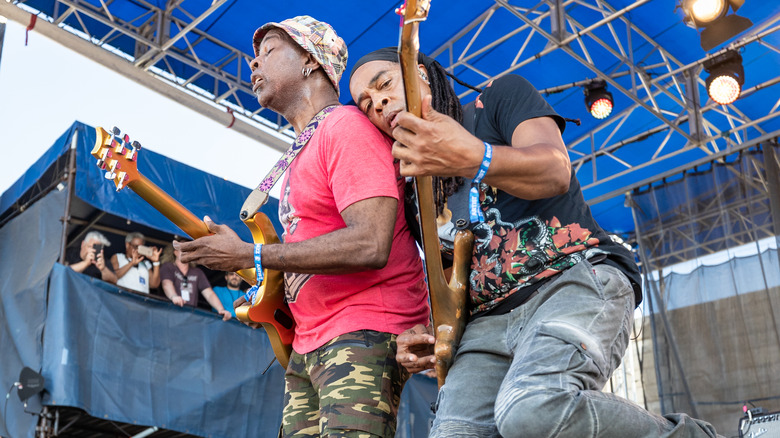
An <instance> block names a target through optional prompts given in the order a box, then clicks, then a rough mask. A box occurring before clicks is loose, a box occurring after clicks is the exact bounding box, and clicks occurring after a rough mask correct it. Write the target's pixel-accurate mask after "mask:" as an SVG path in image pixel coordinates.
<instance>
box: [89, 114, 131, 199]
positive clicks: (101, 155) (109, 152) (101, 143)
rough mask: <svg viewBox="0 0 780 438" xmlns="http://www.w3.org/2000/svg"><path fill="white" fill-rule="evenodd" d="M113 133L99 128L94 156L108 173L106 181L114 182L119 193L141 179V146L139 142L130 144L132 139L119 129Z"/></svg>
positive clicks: (93, 149)
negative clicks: (139, 160) (139, 155)
mask: <svg viewBox="0 0 780 438" xmlns="http://www.w3.org/2000/svg"><path fill="white" fill-rule="evenodd" d="M111 131H112V132H108V131H106V130H105V129H103V128H101V127H97V129H96V134H97V135H96V136H97V139H96V140H95V147H94V148H92V156H93V157H95V158H97V160H98V161H97V166H98V167H99V168H101V169H103V170H105V171H106V174H105V177H106V179H111V180H114V184H115V185H116V190H117V191H119V190H122V189H123V188H125V187H126V186H127V185H128V184H130V183H131V182H133V181H135V180H137V179H139V178H140V174H139V173H138V166H137V165H136V160H137V159H138V152H139V151H140V150H141V144H140V143H138V142H137V141H133V142H132V143H130V137H129V136H128V135H127V134H125V135H124V136H121V132H120V131H119V128H116V127H114V128H113V129H112V130H111Z"/></svg>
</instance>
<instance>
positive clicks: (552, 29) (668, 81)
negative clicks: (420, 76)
mask: <svg viewBox="0 0 780 438" xmlns="http://www.w3.org/2000/svg"><path fill="white" fill-rule="evenodd" d="M495 2H496V4H495V5H494V6H492V7H491V8H489V9H488V10H486V11H485V12H484V13H482V14H481V15H480V16H479V17H477V18H476V19H475V20H474V21H472V22H471V23H470V24H469V25H468V26H466V27H465V28H464V29H463V30H462V31H460V32H459V33H458V34H456V35H455V36H454V37H453V38H451V39H450V40H448V41H447V42H445V43H444V44H442V45H441V46H440V47H439V48H437V49H436V50H435V51H433V52H432V55H433V56H434V57H438V59H440V60H441V59H442V58H445V59H446V58H447V57H448V58H449V65H447V66H446V67H447V69H448V70H450V71H458V70H460V71H464V69H465V70H468V71H470V72H472V74H473V73H476V74H477V75H479V77H481V78H482V79H483V80H482V82H481V83H480V84H479V86H485V85H486V84H488V83H489V82H490V81H491V80H493V79H495V78H497V77H499V76H502V75H504V74H507V73H511V72H515V71H517V70H519V69H521V68H522V67H524V66H527V65H529V64H531V63H534V66H536V68H539V66H541V67H542V68H545V67H549V68H556V67H558V68H559V66H550V65H546V66H545V64H544V61H545V57H547V56H548V55H550V54H553V53H554V52H563V53H565V54H566V55H567V56H568V57H569V58H570V59H571V60H573V61H575V62H576V63H578V64H580V65H581V66H584V67H585V68H587V69H589V70H590V71H591V72H592V73H593V74H594V75H595V76H596V77H597V78H600V79H603V80H604V81H606V82H607V83H608V84H609V87H610V89H611V90H612V91H613V92H614V91H617V92H619V93H622V94H623V95H624V96H626V97H627V98H629V99H630V101H631V105H630V106H628V107H624V108H616V110H618V112H617V113H615V114H612V115H611V116H610V117H609V118H608V119H606V120H605V121H603V122H602V123H600V124H598V125H597V126H595V127H594V128H592V129H590V130H589V132H587V133H586V134H584V135H582V136H580V137H578V138H576V139H573V140H571V139H569V140H568V141H567V146H568V148H569V152H570V155H571V157H572V164H573V166H574V167H575V169H576V170H577V172H578V178H579V179H580V181H581V182H582V185H583V190H588V189H590V188H595V187H598V186H599V185H601V184H604V183H607V182H610V181H613V180H615V179H617V178H622V177H626V178H622V179H620V180H619V181H620V182H622V183H624V184H625V185H624V186H623V187H621V188H619V189H617V190H612V191H611V192H609V193H607V194H604V195H601V196H598V197H596V198H593V197H591V199H590V201H589V202H591V203H597V202H600V201H602V200H606V199H610V198H612V197H615V196H618V195H620V194H622V193H625V192H626V191H628V190H630V189H632V188H634V187H638V186H639V185H640V184H645V183H647V181H642V182H637V178H636V177H633V179H632V174H634V172H636V171H638V170H640V169H643V168H646V167H648V166H652V165H655V164H658V163H661V162H663V161H665V160H668V159H670V158H673V157H675V156H678V155H680V154H682V153H685V152H688V151H691V150H693V149H699V150H701V151H703V153H704V154H705V156H712V155H713V154H718V153H720V152H722V151H732V152H734V151H738V150H741V149H742V148H744V147H747V146H749V145H751V144H755V143H757V141H755V140H756V139H757V138H758V137H764V136H777V135H778V134H780V132H779V131H775V132H767V130H766V129H763V128H762V124H764V123H766V122H768V121H769V120H772V119H775V118H777V117H778V116H780V111H779V110H778V108H779V107H780V101H778V100H777V97H776V96H777V93H775V95H774V96H773V97H774V101H767V102H766V104H765V105H766V108H765V111H762V114H765V115H764V116H762V117H761V118H758V119H751V118H749V117H748V116H747V115H746V114H745V112H743V111H742V110H741V109H740V107H741V106H742V104H741V103H742V102H741V100H738V101H737V102H735V103H734V104H731V105H727V106H720V105H717V104H715V103H714V102H708V103H702V101H701V96H703V97H705V98H706V96H707V93H706V90H705V89H704V79H702V78H701V77H700V76H699V73H700V71H701V68H702V67H701V66H702V64H703V63H704V62H705V61H706V60H708V59H710V58H713V57H715V56H717V55H718V54H720V53H723V52H725V51H726V50H733V49H739V48H741V47H744V46H746V45H748V44H761V45H763V46H765V47H767V48H769V49H770V51H771V52H773V54H774V55H776V56H777V59H778V62H777V63H778V64H780V49H779V48H778V47H775V46H773V45H771V44H770V43H768V42H767V41H766V40H765V39H763V38H765V37H767V36H768V35H770V34H773V33H775V32H777V31H778V30H780V13H778V14H776V15H775V16H774V17H769V18H768V19H767V20H765V21H764V22H763V23H762V24H761V25H759V26H757V27H756V28H755V29H754V30H753V33H752V34H751V35H749V36H746V37H743V38H742V39H740V40H738V41H735V42H734V43H732V44H730V45H729V46H728V47H727V48H724V49H723V50H721V51H719V52H717V53H713V54H711V55H708V56H706V57H705V58H702V59H700V60H697V61H696V62H693V63H688V64H684V63H683V62H681V61H679V60H678V59H676V58H675V56H673V55H672V54H671V53H670V51H669V50H667V49H665V48H664V47H663V46H662V45H661V44H659V43H658V42H656V41H654V40H653V38H651V37H650V36H649V35H647V34H646V33H645V32H643V31H642V30H641V29H639V28H638V27H637V26H636V25H634V24H633V23H632V21H631V19H630V12H631V11H632V10H634V9H636V8H638V7H640V6H642V5H644V4H646V3H649V2H650V0H638V1H635V2H633V3H632V4H630V5H628V6H626V7H624V8H622V9H616V8H614V7H612V6H611V5H610V4H609V2H607V1H603V0H542V1H540V2H539V3H537V4H536V5H535V6H533V7H531V8H528V7H523V6H515V5H513V4H511V3H510V2H509V1H506V0H495ZM514 3H523V4H526V5H527V4H528V2H525V1H523V2H520V1H515V2H514ZM668 13H669V14H671V13H673V12H672V11H671V10H670V11H668ZM507 15H510V16H512V17H515V18H516V19H517V20H516V21H515V24H514V25H511V26H506V25H505V24H504V25H496V24H494V23H496V22H501V23H505V22H506V16H507ZM499 26H500V28H501V29H505V30H506V32H505V33H504V34H503V35H502V36H500V37H498V38H493V39H491V38H486V37H484V36H483V31H484V30H485V29H486V28H490V30H491V34H493V35H495V33H496V28H497V27H499ZM692 32H693V30H692ZM485 33H486V32H485ZM540 42H541V44H540ZM502 47H504V48H506V47H511V49H512V50H513V51H514V53H515V56H514V58H513V59H510V60H507V61H508V62H507V63H506V64H505V65H496V66H495V68H493V69H492V70H491V71H489V72H487V71H483V70H481V69H479V68H477V67H476V66H475V64H476V63H477V61H478V60H479V59H480V58H481V57H482V56H484V55H485V54H487V53H489V52H490V51H491V50H499V49H501V48H502ZM596 54H597V55H598V59H599V63H598V64H595V63H594V55H596ZM439 55H441V56H439ZM605 57H606V58H607V59H609V58H611V59H612V61H611V62H610V61H608V60H607V61H605ZM593 79H595V78H591V79H586V78H583V80H580V81H578V82H574V83H567V84H565V85H560V86H555V87H551V88H547V89H544V90H540V91H541V92H542V93H543V94H544V93H556V92H560V91H564V90H567V89H570V88H573V87H581V86H583V85H586V84H587V83H589V82H590V81H592V80H593ZM778 82H780V76H777V77H775V78H773V79H771V80H768V81H766V82H764V83H761V84H758V85H755V86H753V87H751V88H748V89H746V90H743V93H742V96H741V99H745V98H746V97H748V96H751V95H753V94H756V93H759V92H762V91H763V90H765V89H767V88H769V87H770V86H773V85H776V84H777V83H778ZM470 93H472V91H470V90H468V91H465V92H463V93H462V94H461V97H465V96H466V95H468V94H470ZM770 96H772V95H771V94H770ZM763 109H764V108H762V110H763ZM647 114H650V115H652V116H653V117H654V118H655V120H656V123H655V124H654V126H650V127H647V128H644V129H642V130H641V132H637V131H636V130H632V129H630V128H628V127H631V126H636V125H637V124H636V123H634V120H636V118H637V117H642V118H643V120H646V119H647ZM643 125H644V122H643V123H642V124H641V125H639V126H643ZM650 137H653V140H652V143H650V142H648V141H647V140H648V139H649V138H650ZM751 140H753V141H751ZM639 143H641V147H642V148H644V149H647V148H650V147H652V148H654V149H655V150H654V152H653V153H652V154H651V158H650V159H647V157H646V156H643V155H636V154H631V153H628V152H629V151H630V150H624V149H625V148H627V147H630V146H632V145H637V144H639ZM648 143H649V144H648ZM637 147H640V146H637ZM615 163H617V164H618V166H615ZM616 167H617V168H618V170H617V171H616V170H614V169H615V168H616ZM606 168H609V169H611V170H601V169H606ZM585 169H588V170H589V172H587V173H585V172H586V170H585ZM626 181H629V182H626ZM586 195H587V192H586ZM586 197H587V196H586Z"/></svg>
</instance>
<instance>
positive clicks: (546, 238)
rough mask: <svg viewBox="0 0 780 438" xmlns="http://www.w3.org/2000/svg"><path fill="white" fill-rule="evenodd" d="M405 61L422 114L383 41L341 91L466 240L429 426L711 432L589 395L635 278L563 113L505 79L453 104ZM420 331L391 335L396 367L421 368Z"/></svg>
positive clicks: (528, 432) (505, 432) (681, 418)
mask: <svg viewBox="0 0 780 438" xmlns="http://www.w3.org/2000/svg"><path fill="white" fill-rule="evenodd" d="M418 61H419V65H418V67H419V78H418V80H419V82H420V87H421V92H422V96H423V102H422V118H418V117H415V116H414V115H412V114H410V113H408V112H406V111H404V108H405V107H404V89H403V82H402V76H401V69H400V65H399V64H398V55H397V53H396V49H395V48H385V49H380V50H377V51H375V52H372V53H370V54H368V55H366V56H364V57H363V58H361V59H360V60H358V62H357V63H356V64H355V66H354V67H353V69H352V75H351V77H350V92H351V94H352V98H353V99H354V101H355V103H356V104H357V106H358V107H359V108H360V109H361V110H362V111H363V112H364V113H365V114H366V115H367V116H368V118H369V120H371V122H372V123H373V124H374V125H376V126H377V127H378V128H379V129H380V130H382V131H383V132H384V133H385V134H387V135H389V136H391V137H393V138H394V139H395V140H396V142H395V144H394V145H393V156H395V158H397V159H399V160H400V161H401V163H402V168H401V172H402V174H403V175H406V176H435V177H438V178H435V179H434V187H435V190H436V192H437V193H436V195H435V198H436V202H437V209H438V212H439V214H440V217H439V219H440V220H439V223H440V224H441V223H445V225H443V226H442V225H440V226H439V237H440V241H441V244H442V248H443V250H444V251H445V252H446V251H447V250H448V249H451V248H452V236H453V235H454V233H455V231H456V230H457V229H459V228H463V227H468V228H470V229H471V230H472V231H473V232H474V235H475V246H474V252H473V258H472V262H471V273H470V279H469V281H470V285H469V286H470V301H469V306H470V307H469V310H470V318H469V321H468V324H467V326H466V330H465V332H464V335H463V339H462V340H461V342H460V345H459V347H458V350H457V354H456V357H455V361H454V363H453V366H452V368H451V369H450V370H449V374H448V376H447V380H446V383H445V385H444V386H443V387H442V388H441V390H440V391H439V398H438V401H437V403H436V404H437V411H436V420H435V422H434V424H433V429H432V431H431V436H433V437H473V436H480V437H482V436H487V437H492V436H503V437H515V436H520V435H523V436H530V437H537V436H573V437H581V436H610V437H612V436H614V437H625V436H672V435H675V436H677V435H676V434H677V433H679V434H680V435H679V436H683V435H684V436H695V435H700V436H715V431H714V430H713V428H712V426H711V425H709V424H707V423H705V422H701V421H698V420H694V419H691V418H690V417H688V416H685V415H677V414H674V415H670V416H667V417H665V418H662V417H658V416H655V415H653V414H651V413H649V412H648V411H646V410H644V409H642V408H640V407H639V406H637V405H635V404H632V403H631V402H629V401H627V400H624V399H621V398H618V397H615V396H614V395H612V394H606V393H602V392H601V391H600V390H601V388H602V387H603V386H604V384H605V383H606V381H607V380H608V379H609V376H610V374H611V373H612V372H613V371H614V370H615V368H617V366H618V365H619V364H620V361H621V358H622V357H623V354H624V352H625V350H626V347H627V344H628V339H629V331H630V327H631V322H632V321H633V312H634V308H635V306H636V305H637V304H638V303H639V302H640V301H641V298H642V294H641V288H640V286H639V284H640V281H641V280H640V277H639V271H638V268H637V266H636V263H635V262H634V259H633V257H632V255H631V253H630V252H629V251H628V250H626V249H625V248H623V247H622V246H621V245H618V244H616V243H615V242H613V241H612V240H611V239H610V237H609V235H608V234H607V233H606V232H605V231H604V230H603V229H601V227H599V225H598V224H597V223H596V222H595V220H594V219H593V217H592V215H591V213H590V209H589V208H588V206H587V204H586V203H585V201H584V198H583V196H582V192H581V190H580V185H579V182H578V181H577V178H576V177H575V175H574V172H573V171H572V168H571V163H570V161H569V157H568V152H567V149H566V146H565V145H564V143H563V140H562V138H561V133H562V131H563V129H564V124H565V120H564V119H563V118H562V117H560V116H559V115H558V114H556V113H555V111H554V110H553V109H552V108H551V107H550V106H549V105H548V104H547V102H545V101H544V99H543V98H542V97H541V95H540V94H539V93H538V92H537V91H536V90H535V89H534V88H533V86H532V85H531V84H530V83H529V82H528V81H526V80H525V79H523V78H522V77H520V76H516V75H507V76H504V77H501V78H499V79H496V80H494V81H493V82H491V83H490V84H488V86H487V87H486V88H485V89H484V90H478V91H480V95H479V96H478V97H477V99H476V101H475V102H473V103H471V104H469V105H467V106H466V107H464V108H461V105H460V102H459V100H458V98H457V96H456V94H455V92H454V90H453V88H452V87H451V86H450V84H449V80H448V76H449V74H448V73H447V72H446V71H445V70H444V69H443V68H442V66H441V65H439V64H438V63H437V62H436V61H434V60H433V59H432V58H430V57H428V56H425V55H423V54H420V56H419V60H418ZM453 79H455V78H453ZM458 82H460V81H458ZM464 85H465V84H464ZM470 192H471V193H473V194H470ZM470 207H473V208H470ZM430 333H431V329H430V327H423V326H421V325H419V326H415V327H414V328H412V329H410V330H407V331H406V332H404V333H403V334H402V335H401V336H399V337H398V354H397V356H396V357H397V359H398V361H399V362H400V363H401V364H403V365H404V366H405V367H406V368H407V369H408V370H409V371H412V372H416V371H421V370H423V369H427V368H432V367H433V364H434V362H435V359H434V357H433V356H432V344H433V343H434V338H433V336H431V334H430Z"/></svg>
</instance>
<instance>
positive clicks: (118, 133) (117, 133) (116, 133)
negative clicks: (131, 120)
mask: <svg viewBox="0 0 780 438" xmlns="http://www.w3.org/2000/svg"><path fill="white" fill-rule="evenodd" d="M111 133H112V134H114V135H116V136H117V137H119V136H120V135H121V134H122V131H120V130H119V128H117V127H116V126H114V127H113V128H111Z"/></svg>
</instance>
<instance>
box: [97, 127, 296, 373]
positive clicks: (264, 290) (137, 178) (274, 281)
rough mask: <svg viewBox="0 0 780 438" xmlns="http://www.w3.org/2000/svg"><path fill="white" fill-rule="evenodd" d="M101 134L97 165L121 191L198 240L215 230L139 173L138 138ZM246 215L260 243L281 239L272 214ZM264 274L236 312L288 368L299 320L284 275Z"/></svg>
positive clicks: (251, 275) (250, 277)
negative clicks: (256, 326)
mask: <svg viewBox="0 0 780 438" xmlns="http://www.w3.org/2000/svg"><path fill="white" fill-rule="evenodd" d="M96 137H97V139H96V141H95V147H94V148H93V149H92V152H91V153H92V156H93V157H95V158H97V160H98V161H97V165H98V167H100V168H101V169H103V170H105V171H106V175H105V176H106V179H111V180H113V181H114V184H115V185H116V189H117V191H119V190H122V189H123V188H125V187H129V188H130V189H131V190H132V191H134V192H135V193H136V194H138V196H140V197H141V198H143V200H144V201H146V202H148V203H149V205H151V206H152V207H154V208H155V209H156V210H157V211H159V212H160V213H162V214H163V215H164V216H165V217H167V218H168V219H170V221H171V222H173V223H174V224H176V225H177V226H178V227H179V228H181V229H182V230H183V231H184V232H185V233H187V235H189V236H190V237H192V238H193V239H197V238H199V237H204V236H208V235H209V234H211V232H209V230H208V227H207V226H206V224H205V223H204V222H203V221H202V220H200V219H199V218H198V217H197V216H195V215H194V214H192V212H190V211H189V210H187V209H186V208H184V206H182V205H181V204H180V203H179V202H177V201H176V200H175V199H173V198H171V197H170V195H168V194H167V193H165V192H164V191H163V190H162V189H160V188H159V187H157V185H155V184H154V183H153V182H151V181H149V179H148V178H146V177H145V176H143V175H141V173H140V172H138V166H137V160H138V155H139V152H140V149H141V145H140V144H139V143H138V142H136V141H134V142H132V143H130V138H129V137H128V136H127V135H124V136H123V137H120V132H119V130H118V129H117V128H114V129H113V130H112V132H111V133H109V132H107V131H106V130H105V129H103V128H100V127H98V128H96ZM242 219H243V222H244V224H245V225H246V226H247V227H248V228H249V231H250V232H251V233H252V239H253V240H254V242H255V243H263V244H274V243H279V237H278V236H277V235H276V231H275V230H274V227H273V224H271V220H270V219H268V216H266V215H264V214H263V213H260V212H256V213H254V214H252V215H250V216H248V217H246V218H242ZM237 274H238V275H240V276H241V278H243V279H244V280H245V281H246V282H247V283H249V284H252V285H254V284H255V283H256V282H257V277H256V276H255V269H254V268H252V269H242V270H240V271H238V272H237ZM263 274H264V281H263V284H262V285H261V286H260V288H259V290H258V291H257V295H256V298H255V300H254V301H253V303H252V304H251V305H249V306H241V307H238V308H237V309H236V316H237V317H238V319H239V320H241V321H242V322H245V323H259V324H260V325H262V326H263V328H264V329H265V331H266V332H267V333H268V339H269V340H270V341H271V347H272V348H273V351H274V355H275V356H276V360H278V361H279V364H280V365H282V367H284V368H287V363H288V362H289V361H290V353H291V352H292V341H293V338H294V336H295V320H294V319H293V317H292V313H290V309H289V307H288V306H287V303H286V302H285V300H284V274H283V273H282V272H280V271H273V270H270V269H264V270H263Z"/></svg>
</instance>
